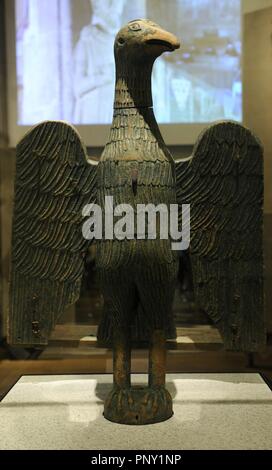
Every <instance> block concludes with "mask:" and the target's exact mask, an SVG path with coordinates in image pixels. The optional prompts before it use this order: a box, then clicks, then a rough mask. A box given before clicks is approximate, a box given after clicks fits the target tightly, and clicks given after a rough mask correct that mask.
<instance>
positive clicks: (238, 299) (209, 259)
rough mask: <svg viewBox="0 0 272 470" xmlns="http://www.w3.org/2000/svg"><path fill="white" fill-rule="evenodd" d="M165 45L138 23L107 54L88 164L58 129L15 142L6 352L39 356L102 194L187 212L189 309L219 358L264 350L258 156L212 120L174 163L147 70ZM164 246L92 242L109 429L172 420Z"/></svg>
mask: <svg viewBox="0 0 272 470" xmlns="http://www.w3.org/2000/svg"><path fill="white" fill-rule="evenodd" d="M179 46H180V44H179V41H178V39H177V38H176V37H175V36H174V35H173V34H171V33H169V32H167V31H165V30H163V29H162V28H161V27H160V26H159V25H157V24H155V23H154V22H152V21H149V20H143V19H138V20H134V21H131V22H129V23H128V24H127V25H126V26H124V27H123V28H122V29H121V30H120V31H119V32H118V34H117V36H116V39H115V44H114V53H115V61H116V87H115V100H114V113H113V121H112V125H111V130H110V136H109V140H108V142H107V143H106V145H105V148H104V150H103V153H102V155H101V158H100V159H99V160H96V161H94V160H92V159H90V158H89V157H88V156H87V153H86V150H85V147H84V145H83V142H82V141H81V138H80V136H79V134H78V132H77V131H76V130H75V128H74V127H72V126H71V125H70V124H67V123H65V122H58V121H56V122H55V121H47V122H42V123H41V124H38V125H37V126H35V127H34V128H32V129H31V130H30V131H29V132H28V133H27V134H26V135H25V136H24V137H23V139H22V140H21V141H20V142H19V144H18V145H17V154H16V155H17V162H16V180H15V202H14V216H13V235H12V266H11V283H10V313H9V342H10V343H11V344H17V345H18V344H20V345H24V346H29V345H32V346H41V345H46V344H47V341H48V337H49V335H50V332H51V331H52V329H53V328H54V325H55V324H56V322H57V321H58V319H59V318H60V316H61V314H62V313H63V311H64V309H65V307H66V306H68V305H69V304H72V303H74V302H75V301H76V300H77V298H78V297H79V293H80V286H81V278H82V273H83V268H84V258H85V255H86V252H87V250H88V247H89V245H90V243H91V241H90V240H88V239H86V238H84V237H83V234H82V225H83V221H84V220H85V219H83V216H82V210H83V208H84V206H85V205H87V204H93V203H95V204H97V205H99V206H100V207H101V208H102V213H103V214H105V213H106V211H107V207H106V206H105V197H106V196H111V197H112V198H113V201H114V202H113V204H114V207H116V206H117V205H119V204H130V205H131V206H132V207H133V208H136V205H137V204H145V205H146V204H149V203H152V204H154V205H155V206H157V205H159V204H164V205H166V206H167V207H169V206H170V205H171V204H178V206H179V208H180V210H179V218H180V223H181V222H182V210H181V209H182V205H183V204H190V216H191V217H190V230H191V240H190V247H189V249H188V254H189V256H190V259H191V264H192V270H193V282H194V291H195V296H196V299H197V302H198V304H199V305H200V306H201V307H202V308H203V309H204V310H205V311H206V313H207V314H208V315H209V316H210V318H211V319H212V320H213V321H214V323H215V325H216V327H217V328H218V329H219V331H220V333H221V335H222V338H223V341H224V344H225V347H226V348H227V349H229V350H242V351H256V350H258V349H260V348H261V347H262V346H263V345H264V343H265V328H264V315H263V258H262V204H263V160H262V147H261V145H260V142H259V141H258V140H257V138H256V137H255V136H254V135H253V134H252V132H250V131H249V130H248V129H246V128H244V127H243V126H241V125H240V124H238V123H235V122H230V121H228V122H218V123H215V124H214V125H211V126H210V127H209V128H208V129H206V130H205V131H204V132H203V133H202V134H201V135H200V137H199V139H198V141H197V142H196V144H195V147H194V150H193V154H192V156H191V157H189V158H187V159H185V160H174V159H173V158H172V156H171V154H170V152H169V150H168V149H167V147H166V145H165V143H164V140H163V138H162V136H161V134H160V131H159V128H158V125H157V122H156V120H155V117H154V114H153V108H152V94H151V72H152V66H153V63H154V61H155V59H156V58H157V57H158V56H160V55H161V54H162V53H163V52H166V51H168V52H169V51H174V50H175V49H177V48H179ZM171 243H172V241H171V239H170V237H168V238H167V239H159V238H155V239H148V238H147V237H145V236H143V237H141V239H137V237H136V236H135V237H130V238H124V239H119V238H117V237H115V236H113V238H112V239H106V238H105V237H102V239H100V240H96V245H97V256H96V264H97V270H98V272H99V275H100V279H101V290H102V294H103V297H104V314H103V318H102V319H101V323H100V325H99V329H98V339H100V340H103V341H111V343H112V346H113V371H114V384H113V388H112V391H111V392H110V394H109V396H108V398H107V399H106V402H105V407H104V415H105V417H106V418H108V419H109V420H112V421H115V422H120V423H128V424H143V423H152V422H158V421H163V420H165V419H167V418H169V417H170V416H171V415H172V413H173V411H172V401H171V396H170V394H169V392H168V391H167V389H166V388H165V371H166V366H165V361H166V347H165V344H166V339H167V338H170V337H172V338H173V337H175V326H174V322H173V315H172V310H171V307H172V301H173V295H174V288H175V280H176V277H177V271H178V262H179V261H178V253H177V251H175V250H172V245H171ZM132 337H137V338H140V339H148V340H149V344H150V346H149V374H148V386H146V387H142V388H137V387H135V386H133V385H131V382H130V351H131V338H132Z"/></svg>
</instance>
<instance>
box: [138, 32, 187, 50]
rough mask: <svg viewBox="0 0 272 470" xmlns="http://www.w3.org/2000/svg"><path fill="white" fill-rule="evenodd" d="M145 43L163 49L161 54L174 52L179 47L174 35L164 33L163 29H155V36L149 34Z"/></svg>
mask: <svg viewBox="0 0 272 470" xmlns="http://www.w3.org/2000/svg"><path fill="white" fill-rule="evenodd" d="M145 42H146V44H148V45H153V46H156V47H160V48H163V51H162V52H165V51H174V50H175V49H179V47H180V42H179V40H178V38H177V37H176V36H175V35H174V34H172V33H169V32H168V31H164V30H163V29H157V30H156V32H155V34H154V33H153V34H149V35H148V37H147V38H146V40H145Z"/></svg>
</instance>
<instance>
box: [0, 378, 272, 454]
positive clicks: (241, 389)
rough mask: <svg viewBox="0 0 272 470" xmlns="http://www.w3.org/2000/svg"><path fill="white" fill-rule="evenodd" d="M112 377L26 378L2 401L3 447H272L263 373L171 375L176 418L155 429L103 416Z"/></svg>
mask: <svg viewBox="0 0 272 470" xmlns="http://www.w3.org/2000/svg"><path fill="white" fill-rule="evenodd" d="M111 381H112V376H111V375H52V376H48V375H43V376H23V377H21V379H20V380H19V381H18V382H17V383H16V384H15V385H14V387H13V388H12V389H11V390H10V392H9V393H8V394H7V395H6V397H5V398H4V399H3V400H2V402H1V403H0V423H1V426H0V449H1V450H2V449H91V450H94V449H101V450H103V449H131V450H135V449H136V450H144V449H146V450H148V449H153V450H156V449H159V450H164V449H177V450H183V449H272V393H271V390H270V389H269V387H268V386H267V384H266V383H265V382H264V381H263V379H262V378H261V376H260V375H259V374H251V373H249V374H244V373H243V374H240V373H233V374H229V373H222V374H169V375H168V376H167V387H168V389H169V391H170V393H171V394H172V396H173V399H174V416H173V417H172V418H171V419H170V420H168V421H165V422H163V423H158V424H154V425H148V426H127V425H118V424H115V423H111V422H109V421H106V420H105V419H104V418H103V416H102V411H103V400H104V398H105V397H106V395H107V393H108V391H109V389H110V387H111ZM133 381H134V382H135V383H145V381H146V376H144V375H134V376H133Z"/></svg>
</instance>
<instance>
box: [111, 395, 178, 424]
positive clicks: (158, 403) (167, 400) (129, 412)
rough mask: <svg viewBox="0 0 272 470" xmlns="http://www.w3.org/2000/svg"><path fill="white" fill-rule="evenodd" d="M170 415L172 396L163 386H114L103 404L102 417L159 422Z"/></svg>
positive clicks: (130, 422)
mask: <svg viewBox="0 0 272 470" xmlns="http://www.w3.org/2000/svg"><path fill="white" fill-rule="evenodd" d="M172 415H173V409H172V397H171V395H170V393H169V392H168V390H166V389H165V388H164V387H158V388H151V387H136V386H135V387H131V388H117V387H114V388H113V390H112V391H111V392H110V394H109V395H108V397H107V399H106V401H105V405H104V417H105V418H106V419H108V420H109V421H113V422H115V423H122V424H151V423H159V422H161V421H165V420H166V419H169V418H171V416H172Z"/></svg>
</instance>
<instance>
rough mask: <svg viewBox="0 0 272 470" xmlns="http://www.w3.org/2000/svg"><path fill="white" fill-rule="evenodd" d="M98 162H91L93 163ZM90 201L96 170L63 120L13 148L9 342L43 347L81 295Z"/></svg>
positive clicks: (40, 128)
mask: <svg viewBox="0 0 272 470" xmlns="http://www.w3.org/2000/svg"><path fill="white" fill-rule="evenodd" d="M96 163H97V162H96ZM95 198H96V164H95V163H94V164H90V162H89V161H88V159H87V154H86V150H85V148H84V146H83V144H82V142H81V140H80V137H79V135H78V133H77V131H76V130H75V129H74V128H73V127H72V126H70V125H68V124H66V123H64V122H58V121H47V122H43V123H41V124H39V125H37V126H35V127H34V128H33V129H32V130H30V131H29V132H28V133H27V134H26V135H25V137H24V138H23V139H22V140H21V141H20V142H19V144H18V145H17V149H16V178H15V201H14V214H13V226H12V260H11V263H12V264H11V279H10V311H9V333H8V342H9V343H10V344H13V345H14V344H17V345H24V346H26V345H36V346H37V345H45V344H47V340H48V336H49V334H50V332H51V330H52V329H53V327H54V325H55V323H56V322H57V320H58V318H59V317H60V315H61V314H62V312H63V310H64V309H65V307H66V306H68V305H69V304H72V303H74V302H75V301H76V300H77V298H78V296H79V291H80V285H81V277H82V272H83V267H84V257H85V252H86V249H87V247H88V244H89V242H87V241H86V240H85V239H84V238H83V236H82V222H83V218H82V209H83V207H84V205H86V204H87V203H93V202H94V201H95Z"/></svg>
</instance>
